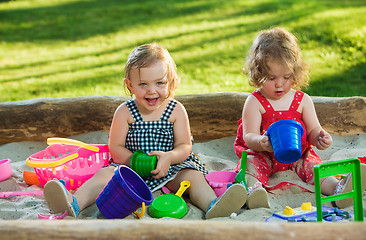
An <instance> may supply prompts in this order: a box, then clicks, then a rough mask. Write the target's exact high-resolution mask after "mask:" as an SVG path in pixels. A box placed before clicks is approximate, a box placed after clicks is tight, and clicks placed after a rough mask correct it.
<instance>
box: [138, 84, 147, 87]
mask: <svg viewBox="0 0 366 240" xmlns="http://www.w3.org/2000/svg"><path fill="white" fill-rule="evenodd" d="M146 85H147V84H146V83H140V84H139V86H141V87H144V86H146Z"/></svg>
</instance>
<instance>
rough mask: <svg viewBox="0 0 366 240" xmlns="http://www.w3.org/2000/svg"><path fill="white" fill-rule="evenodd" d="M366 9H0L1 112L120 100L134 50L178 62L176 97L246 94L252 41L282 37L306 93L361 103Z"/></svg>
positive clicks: (296, 0) (297, 2) (85, 3)
mask: <svg viewBox="0 0 366 240" xmlns="http://www.w3.org/2000/svg"><path fill="white" fill-rule="evenodd" d="M365 22H366V4H365V2H364V0H359V1H356V0H350V1H346V0H329V1H319V0H307V1H301V0H281V1H275V0H245V1H243V0H222V1H213V0H194V1H188V0H168V1H167V0H154V1H148V0H139V1H134V0H128V1H127V0H124V1H117V0H103V1H100V0H99V1H98V0H32V1H30V0H28V1H26V0H23V1H21V0H17V1H4V0H0V102H5V101H17V100H25V99H32V98H39V97H70V96H96V95H124V92H123V90H122V71H123V67H124V64H125V62H126V58H127V56H128V54H129V52H130V51H131V50H132V49H133V48H135V47H136V46H138V45H140V44H143V43H149V42H157V43H159V44H162V45H163V46H165V47H167V48H168V50H169V51H170V52H171V55H172V57H173V58H174V60H175V61H176V63H177V65H178V69H179V73H180V75H181V77H182V84H181V86H180V87H179V88H178V90H177V94H194V93H203V92H227V91H244V92H251V91H253V88H252V87H250V86H249V85H248V83H247V78H246V76H244V75H243V74H242V73H241V69H242V68H243V67H244V60H245V57H246V54H247V51H248V49H249V47H250V45H251V43H252V41H253V39H254V37H255V36H256V34H258V32H259V31H260V30H262V29H266V28H269V27H274V26H281V27H285V28H286V29H288V30H289V31H291V32H293V33H294V34H295V35H296V36H297V37H298V38H299V41H300V46H301V48H302V49H303V56H304V59H305V61H306V62H308V63H309V64H310V65H311V67H312V71H311V82H310V86H309V87H308V88H307V89H303V90H304V91H305V92H307V93H309V94H310V95H313V96H337V97H342V96H365V93H366V59H365V56H366V26H365V24H364V23H365Z"/></svg>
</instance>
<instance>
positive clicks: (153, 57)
mask: <svg viewBox="0 0 366 240" xmlns="http://www.w3.org/2000/svg"><path fill="white" fill-rule="evenodd" d="M157 61H162V62H163V64H164V65H165V66H166V69H167V72H166V76H167V81H168V86H169V87H168V88H169V94H168V97H174V92H175V90H176V89H177V87H178V85H179V83H180V78H179V77H178V74H177V66H176V65H175V62H174V60H173V59H172V57H171V56H170V54H169V52H168V50H167V49H166V48H164V47H162V46H160V45H159V44H157V43H149V44H144V45H141V46H139V47H137V48H135V49H134V50H132V52H131V53H130V55H129V56H128V59H127V63H126V66H125V69H124V80H123V87H124V89H125V92H126V93H127V94H128V95H130V96H131V97H132V93H131V91H130V89H128V87H127V84H126V80H127V79H130V73H131V70H132V69H136V68H147V67H149V66H151V65H153V64H154V63H156V62H157Z"/></svg>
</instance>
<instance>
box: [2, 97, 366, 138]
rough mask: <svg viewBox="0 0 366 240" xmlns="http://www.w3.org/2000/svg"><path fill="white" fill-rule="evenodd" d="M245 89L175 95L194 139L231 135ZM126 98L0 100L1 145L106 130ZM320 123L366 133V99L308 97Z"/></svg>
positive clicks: (340, 130) (334, 130) (330, 128)
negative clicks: (312, 102)
mask: <svg viewBox="0 0 366 240" xmlns="http://www.w3.org/2000/svg"><path fill="white" fill-rule="evenodd" d="M248 95H249V94H248V93H237V92H225V93H206V94H194V95H179V96H177V97H176V99H177V100H178V101H180V102H182V103H183V105H184V106H185V107H186V109H187V112H188V115H189V119H190V124H191V131H192V134H193V136H194V138H195V139H196V140H208V139H218V138H222V137H226V136H233V135H235V134H236V131H237V121H238V120H239V119H240V118H241V112H242V107H243V104H244V101H245V100H246V98H247V96H248ZM126 100H127V98H125V97H116V96H97V97H70V98H40V99H32V100H25V101H16V102H3V103H0V119H1V121H0V145H1V144H4V143H9V142H18V141H44V140H46V139H47V138H48V137H55V136H57V137H69V136H72V135H76V134H81V133H87V132H93V131H107V132H108V131H109V128H110V124H111V121H112V118H113V113H114V111H115V110H116V108H117V107H118V105H120V104H121V103H123V102H124V101H126ZM313 101H314V105H315V108H316V112H317V114H318V118H319V121H320V123H321V124H322V126H323V127H324V128H325V129H326V130H327V131H329V132H330V133H333V134H338V135H353V134H366V121H365V116H366V98H365V97H348V98H330V97H313Z"/></svg>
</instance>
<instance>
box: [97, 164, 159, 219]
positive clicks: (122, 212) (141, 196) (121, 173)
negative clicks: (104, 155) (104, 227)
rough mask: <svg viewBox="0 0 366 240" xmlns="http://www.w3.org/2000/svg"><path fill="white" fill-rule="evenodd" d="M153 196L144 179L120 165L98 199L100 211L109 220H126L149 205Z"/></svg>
mask: <svg viewBox="0 0 366 240" xmlns="http://www.w3.org/2000/svg"><path fill="white" fill-rule="evenodd" d="M152 201H153V196H152V193H151V191H150V189H149V188H148V186H147V185H146V183H145V182H144V180H142V178H141V177H140V176H139V175H137V173H136V172H134V171H133V170H132V169H130V168H129V167H126V166H123V165H120V166H118V167H117V168H116V169H115V170H114V175H113V177H112V179H111V180H110V181H109V182H108V184H107V185H106V186H105V187H104V189H103V191H102V192H101V193H100V194H99V196H98V198H97V199H96V204H97V207H98V209H99V211H100V212H101V213H102V214H103V215H104V216H105V217H106V218H109V219H112V218H125V217H127V216H128V215H130V214H131V213H133V212H134V211H136V210H137V209H138V208H140V207H141V206H142V203H143V202H144V203H145V205H146V206H147V205H149V204H150V203H151V202H152Z"/></svg>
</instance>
